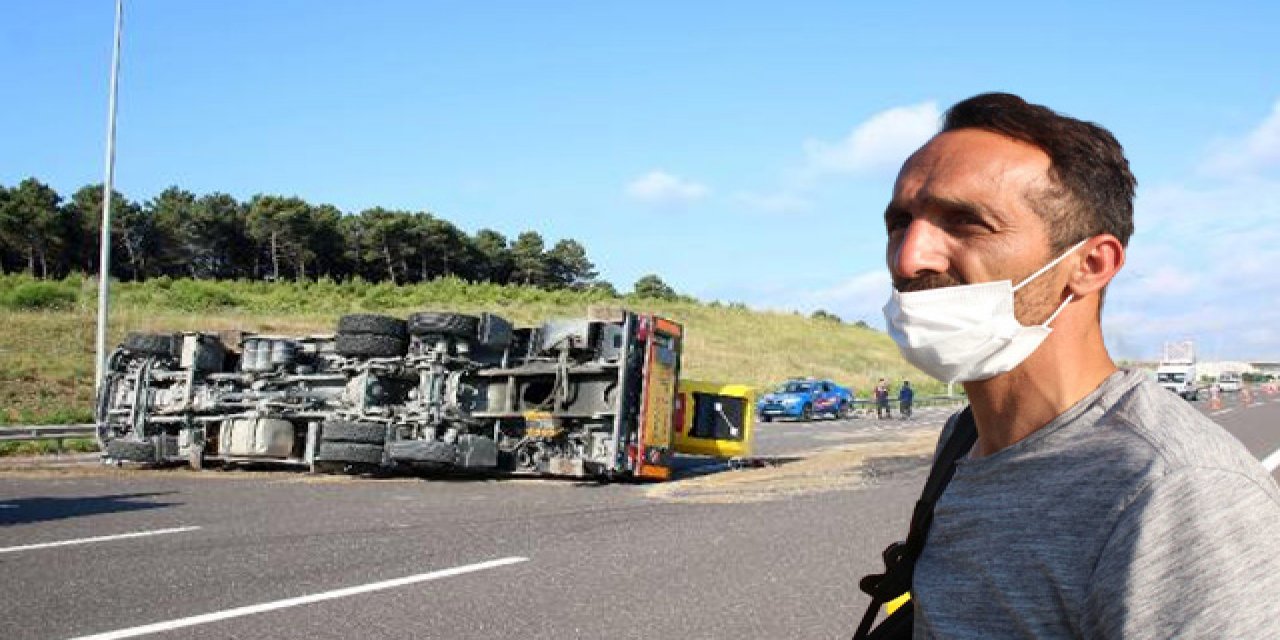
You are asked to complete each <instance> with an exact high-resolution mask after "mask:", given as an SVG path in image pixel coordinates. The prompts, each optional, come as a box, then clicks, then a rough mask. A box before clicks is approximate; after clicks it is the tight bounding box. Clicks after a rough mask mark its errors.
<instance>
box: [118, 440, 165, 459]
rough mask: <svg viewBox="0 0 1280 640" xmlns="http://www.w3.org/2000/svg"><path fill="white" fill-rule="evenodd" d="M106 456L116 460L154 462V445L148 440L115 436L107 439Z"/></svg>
mask: <svg viewBox="0 0 1280 640" xmlns="http://www.w3.org/2000/svg"><path fill="white" fill-rule="evenodd" d="M107 457H109V458H111V459H113V460H116V461H128V462H155V461H156V446H155V445H154V444H152V443H151V442H149V441H144V442H138V441H137V440H127V439H125V438H116V439H114V440H109V441H107Z"/></svg>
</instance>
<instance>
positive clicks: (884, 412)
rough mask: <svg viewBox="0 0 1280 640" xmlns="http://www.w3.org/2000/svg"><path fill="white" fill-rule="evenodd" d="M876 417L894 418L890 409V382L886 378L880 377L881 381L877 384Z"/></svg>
mask: <svg viewBox="0 0 1280 640" xmlns="http://www.w3.org/2000/svg"><path fill="white" fill-rule="evenodd" d="M875 395H876V417H877V418H879V419H881V420H883V419H885V418H892V417H893V414H892V413H891V412H890V411H889V383H888V382H886V381H885V379H884V378H880V382H879V383H877V384H876V391H875Z"/></svg>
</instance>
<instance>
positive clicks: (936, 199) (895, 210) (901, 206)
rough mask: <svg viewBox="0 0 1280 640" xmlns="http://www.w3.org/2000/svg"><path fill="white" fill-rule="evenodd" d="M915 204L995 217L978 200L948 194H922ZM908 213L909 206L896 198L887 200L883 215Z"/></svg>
mask: <svg viewBox="0 0 1280 640" xmlns="http://www.w3.org/2000/svg"><path fill="white" fill-rule="evenodd" d="M916 204H918V206H920V207H923V208H926V209H938V210H942V211H945V212H947V213H950V214H962V215H970V216H974V217H978V218H983V219H991V218H994V217H997V216H996V214H995V212H993V211H992V210H991V209H990V208H988V207H986V206H985V205H983V204H981V203H979V202H973V201H971V200H962V199H960V198H951V197H948V196H940V195H935V194H930V195H925V196H922V197H921V199H920V200H919V201H918V202H917V203H916ZM910 214H911V207H909V206H907V205H906V204H905V203H902V202H899V201H897V200H893V201H891V202H889V206H887V207H885V209H884V217H885V219H886V220H887V219H889V218H890V217H893V216H899V215H910Z"/></svg>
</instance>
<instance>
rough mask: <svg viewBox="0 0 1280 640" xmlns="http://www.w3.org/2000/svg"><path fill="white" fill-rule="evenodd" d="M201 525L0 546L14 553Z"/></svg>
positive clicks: (150, 534) (192, 529)
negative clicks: (16, 545) (15, 545)
mask: <svg viewBox="0 0 1280 640" xmlns="http://www.w3.org/2000/svg"><path fill="white" fill-rule="evenodd" d="M199 528H200V527H175V528H172V529H155V530H152V531H134V532H133V533H118V534H116V535H113V536H95V537H93V538H77V539H75V540H59V541H57V542H41V543H39V544H24V545H22V546H18V547H4V548H0V553H13V552H15V551H31V550H33V549H48V548H50V547H65V546H69V545H73V544H91V543H94V542H108V541H111V540H125V539H127V538H142V537H146V536H159V535H164V534H166V533H185V532H187V531H195V530H196V529H199Z"/></svg>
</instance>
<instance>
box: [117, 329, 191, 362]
mask: <svg viewBox="0 0 1280 640" xmlns="http://www.w3.org/2000/svg"><path fill="white" fill-rule="evenodd" d="M124 348H125V349H128V350H129V351H132V352H134V353H140V354H143V355H148V356H164V357H166V358H176V357H178V356H179V355H181V351H180V349H181V348H182V340H181V338H179V337H178V336H175V335H173V334H171V333H137V332H131V333H129V335H127V336H125V339H124Z"/></svg>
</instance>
